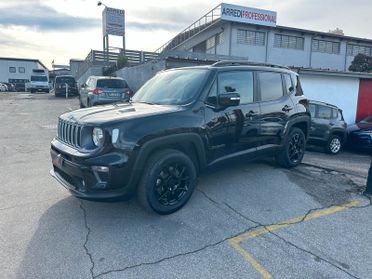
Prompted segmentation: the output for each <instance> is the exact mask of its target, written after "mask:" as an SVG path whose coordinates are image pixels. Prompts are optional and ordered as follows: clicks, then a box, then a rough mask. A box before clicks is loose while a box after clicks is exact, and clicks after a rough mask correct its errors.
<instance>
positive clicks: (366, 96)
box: [356, 79, 372, 122]
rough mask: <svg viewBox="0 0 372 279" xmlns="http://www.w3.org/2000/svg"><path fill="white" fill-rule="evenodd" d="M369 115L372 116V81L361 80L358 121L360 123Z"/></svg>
mask: <svg viewBox="0 0 372 279" xmlns="http://www.w3.org/2000/svg"><path fill="white" fill-rule="evenodd" d="M368 115H372V80H369V79H361V80H360V86H359V97H358V110H357V117H356V121H357V122H358V121H360V120H361V119H363V118H364V117H366V116H368Z"/></svg>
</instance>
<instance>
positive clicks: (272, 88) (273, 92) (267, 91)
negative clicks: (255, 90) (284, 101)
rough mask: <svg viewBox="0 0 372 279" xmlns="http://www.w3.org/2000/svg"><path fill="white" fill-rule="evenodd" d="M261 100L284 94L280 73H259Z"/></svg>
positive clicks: (272, 98)
mask: <svg viewBox="0 0 372 279" xmlns="http://www.w3.org/2000/svg"><path fill="white" fill-rule="evenodd" d="M258 75H259V83H260V89H261V101H271V100H276V99H279V98H280V97H282V96H283V83H282V76H281V74H280V73H270V72H262V73H259V74H258Z"/></svg>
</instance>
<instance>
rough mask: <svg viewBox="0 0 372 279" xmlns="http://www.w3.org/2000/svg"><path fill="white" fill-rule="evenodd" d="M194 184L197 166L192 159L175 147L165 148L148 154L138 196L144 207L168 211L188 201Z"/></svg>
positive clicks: (163, 211)
mask: <svg viewBox="0 0 372 279" xmlns="http://www.w3.org/2000/svg"><path fill="white" fill-rule="evenodd" d="M196 184H197V181H196V169H195V165H194V163H193V162H192V161H191V159H190V158H189V157H188V156H187V155H186V154H184V153H182V152H180V151H178V150H173V149H166V150H162V151H159V152H157V153H155V154H154V155H152V156H151V157H150V159H149V161H148V163H147V165H146V167H145V170H144V172H143V174H142V179H141V181H140V183H139V185H138V189H137V197H138V200H139V202H140V203H141V204H142V206H143V207H144V208H145V209H146V210H150V211H151V210H153V211H155V212H156V213H159V214H163V215H165V214H171V213H173V212H175V211H177V210H179V209H180V208H182V207H183V206H184V205H185V204H186V203H187V201H188V200H189V199H190V197H191V195H192V193H193V191H194V189H195V187H196Z"/></svg>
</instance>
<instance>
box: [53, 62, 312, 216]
mask: <svg viewBox="0 0 372 279" xmlns="http://www.w3.org/2000/svg"><path fill="white" fill-rule="evenodd" d="M98 81H99V79H98ZM94 82H96V81H94ZM88 84H89V82H88ZM93 85H96V83H93ZM91 87H93V86H91ZM307 105H308V101H307V99H306V98H305V96H304V95H303V92H302V89H301V85H300V81H299V77H298V75H297V73H295V72H292V71H290V70H289V69H287V68H283V67H276V66H271V67H267V66H248V65H244V64H240V63H232V62H218V63H215V64H213V65H212V66H205V67H200V66H199V67H190V68H179V69H172V70H167V71H163V72H160V73H158V74H157V75H156V76H155V77H153V78H152V79H150V80H149V81H147V82H146V84H145V85H143V86H142V87H141V89H139V91H137V93H136V94H135V95H134V97H133V98H132V100H131V102H129V103H123V104H116V105H111V106H110V105H108V106H102V107H95V108H90V109H86V110H76V111H72V112H68V113H65V114H63V115H61V116H60V117H59V120H58V131H57V136H56V137H55V138H54V139H53V141H52V143H51V157H52V163H53V169H52V170H51V174H52V175H53V176H54V177H55V178H56V179H57V180H58V181H59V182H60V183H61V184H62V185H63V186H64V187H66V188H67V189H68V190H70V191H71V193H72V194H74V195H76V196H78V197H82V198H86V199H107V198H117V197H123V196H128V195H131V194H133V193H137V195H138V199H139V201H140V203H141V204H142V205H143V206H144V207H145V208H146V209H149V210H153V211H155V212H157V213H159V214H169V213H172V212H174V211H176V210H178V209H180V208H181V207H182V206H183V205H185V203H186V202H187V201H188V200H189V198H190V197H191V195H192V192H193V190H194V189H195V187H196V183H197V175H198V173H199V172H200V171H202V170H203V169H205V168H206V167H209V166H211V165H214V164H216V163H218V162H221V161H223V160H226V159H229V158H234V157H236V156H241V155H246V156H245V158H246V160H250V159H254V158H257V157H259V156H275V157H276V159H277V162H278V163H279V165H281V166H283V167H287V168H291V167H295V166H297V165H298V164H300V162H301V160H302V158H303V156H304V152H305V144H306V140H307V137H308V131H309V129H310V113H309V112H308V108H307ZM258 191H259V188H258Z"/></svg>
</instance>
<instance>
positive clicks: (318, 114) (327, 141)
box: [308, 100, 347, 154]
mask: <svg viewBox="0 0 372 279" xmlns="http://www.w3.org/2000/svg"><path fill="white" fill-rule="evenodd" d="M310 113H311V129H310V134H309V141H308V143H309V144H315V145H320V146H324V148H325V150H326V151H327V152H328V153H330V154H337V153H339V152H340V150H341V148H342V146H343V145H344V144H345V142H346V127H347V124H346V122H345V120H344V117H343V115H342V110H341V109H340V108H338V107H337V106H335V105H331V104H328V103H324V102H319V101H313V100H311V101H310Z"/></svg>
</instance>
